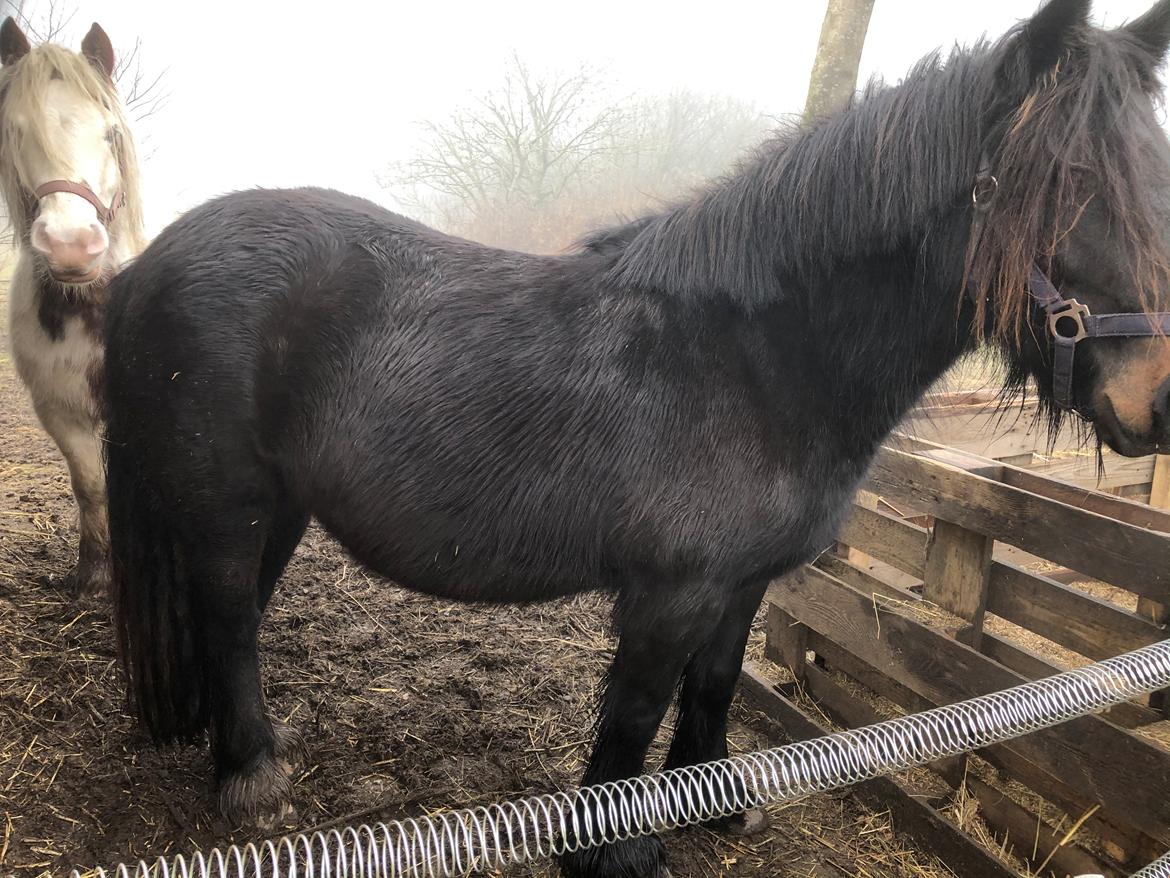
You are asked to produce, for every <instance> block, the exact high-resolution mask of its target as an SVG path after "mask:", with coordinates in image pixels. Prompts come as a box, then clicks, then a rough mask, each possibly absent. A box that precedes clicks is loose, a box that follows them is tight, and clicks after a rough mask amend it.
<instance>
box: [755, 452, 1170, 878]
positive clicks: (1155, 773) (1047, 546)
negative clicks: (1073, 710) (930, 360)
mask: <svg viewBox="0 0 1170 878" xmlns="http://www.w3.org/2000/svg"><path fill="white" fill-rule="evenodd" d="M897 446H898V447H893V446H888V447H886V448H884V449H883V450H882V451H881V453H880V454H879V455H878V458H877V459H876V461H875V463H874V465H873V467H872V468H871V470H870V475H869V478H868V482H867V483H866V485H865V490H864V491H863V492H862V493H861V494H859V497H858V500H857V502H856V503H855V505H854V508H853V512H852V515H851V517H850V518H849V519H848V521H847V522H846V523H845V525H844V527H843V529H842V533H841V535H840V545H839V546H838V550H837V551H836V552H831V553H826V554H825V555H823V556H822V557H821V558H819V559H817V561H816V562H815V563H814V564H812V565H809V566H807V567H805V568H803V569H801V570H799V571H797V572H795V573H793V574H791V575H789V576H787V577H785V578H783V579H781V580H778V581H776V582H775V583H773V584H772V586H771V587H770V588H769V590H768V595H767V599H766V600H767V613H768V615H767V649H766V652H767V656H768V658H769V659H770V660H771V661H774V662H776V663H778V664H781V665H783V666H785V667H786V668H788V670H789V671H790V672H791V673H792V675H793V676H794V677H795V679H796V681H797V682H796V684H795V685H797V686H799V687H800V688H801V689H802V690H803V692H804V693H805V694H807V695H809V696H811V697H812V698H813V699H814V700H815V701H816V702H817V704H818V706H819V708H820V710H822V711H823V712H824V714H826V715H828V716H829V717H831V718H832V719H833V720H834V721H835V722H837V723H839V724H841V725H842V726H846V727H857V726H860V725H865V724H868V723H870V722H872V721H874V720H875V719H877V718H879V713H878V711H877V709H876V708H875V706H874V705H875V703H877V699H878V698H879V697H880V699H884V703H885V704H887V705H896V706H897V708H899V709H900V710H903V711H907V712H917V711H920V710H924V709H927V708H929V707H932V706H936V705H942V704H949V703H953V702H955V701H960V700H963V699H966V698H971V697H974V696H976V695H983V694H986V693H989V692H995V691H998V690H1000V689H1006V688H1008V687H1010V686H1014V685H1017V684H1019V683H1022V682H1024V681H1026V680H1032V679H1037V678H1039V677H1042V676H1047V675H1049V674H1052V673H1057V672H1059V671H1060V670H1064V669H1065V667H1066V664H1065V663H1064V662H1063V661H1062V660H1057V659H1054V658H1053V657H1052V655H1051V654H1052V653H1059V654H1060V655H1061V656H1062V657H1065V658H1068V659H1069V661H1070V663H1072V664H1076V663H1083V662H1084V661H1085V660H1098V659H1102V658H1106V657H1109V656H1113V655H1116V654H1118V653H1121V652H1125V651H1128V650H1130V649H1134V648H1137V647H1139V646H1144V645H1147V644H1150V643H1154V642H1157V641H1160V640H1163V639H1165V638H1166V637H1167V636H1170V635H1168V633H1167V632H1166V631H1165V630H1164V628H1163V625H1162V624H1160V623H1161V622H1162V621H1163V620H1164V608H1165V607H1167V606H1170V513H1167V512H1164V511H1162V510H1159V509H1154V508H1151V507H1149V506H1147V505H1145V504H1141V503H1135V502H1133V501H1130V500H1126V499H1122V498H1119V497H1116V496H1111V495H1108V494H1105V493H1102V492H1098V491H1092V490H1089V489H1086V488H1085V487H1082V486H1078V485H1075V484H1070V483H1067V482H1062V481H1058V480H1055V479H1052V478H1051V477H1049V476H1045V475H1042V474H1038V473H1035V472H1031V471H1029V470H1026V469H1023V468H1020V467H1014V466H1012V465H1010V464H1005V463H1003V462H999V461H994V460H990V459H987V458H981V457H976V456H973V455H971V454H968V453H964V452H960V451H956V450H954V449H948V448H943V447H941V446H937V445H934V444H932V443H930V442H928V441H925V440H922V439H914V440H909V439H906V438H905V437H902V438H901V439H899V440H898V442H897ZM1036 559H1045V560H1046V561H1048V562H1051V564H1049V565H1045V566H1052V565H1057V569H1058V570H1061V571H1073V572H1074V575H1073V576H1072V577H1069V578H1070V579H1072V580H1077V579H1079V580H1086V579H1093V580H1099V581H1101V582H1104V583H1108V584H1110V585H1112V586H1115V587H1117V588H1118V589H1121V590H1122V591H1121V592H1120V593H1121V594H1123V595H1129V597H1126V598H1124V599H1123V600H1122V602H1121V603H1114V602H1112V601H1111V600H1107V599H1105V598H1103V597H1100V596H1094V595H1092V594H1089V593H1087V592H1086V591H1085V590H1082V589H1080V588H1076V587H1074V586H1073V585H1070V584H1069V583H1068V582H1066V581H1058V579H1055V578H1052V577H1050V576H1048V575H1045V574H1044V573H1041V572H1037V571H1036V570H1035V569H1030V568H1034V567H1035V566H1037V565H1035V564H1034V563H1033V562H1035V561H1036ZM1139 602H1140V605H1139V606H1138V609H1140V610H1141V612H1140V613H1139V612H1138V611H1135V609H1133V606H1134V605H1135V604H1139ZM1123 604H1124V605H1123ZM991 619H999V620H1006V621H1008V622H1011V623H1013V624H1014V625H1017V626H1019V627H1020V628H1022V629H1026V630H1027V631H1028V632H1031V633H1032V634H1034V635H1038V636H1039V637H1041V638H1043V639H1044V640H1043V641H1042V642H1040V641H1038V642H1037V643H1043V644H1044V645H1045V647H1046V648H1045V650H1044V652H1045V653H1046V654H1039V653H1038V652H1037V651H1034V650H1033V649H1030V648H1029V646H1028V644H1026V643H1024V642H1022V640H1023V638H1020V637H1018V636H1016V635H1013V634H1012V633H1011V629H1009V628H1008V626H1002V625H999V624H997V625H995V626H992V627H994V628H995V630H994V631H993V630H989V628H988V625H987V623H988V621H989V620H991ZM1048 647H1051V648H1048ZM1057 647H1059V648H1060V649H1057ZM1061 650H1063V652H1062V651H1061ZM743 683H744V691H745V692H746V693H748V694H749V695H750V696H751V697H753V698H754V699H755V700H756V701H757V702H758V703H759V704H760V706H761V707H763V708H764V709H765V710H767V712H768V713H769V714H771V715H772V716H774V717H775V718H776V719H777V720H778V721H779V722H781V723H782V724H783V725H784V727H785V728H786V729H787V730H788V731H789V733H790V734H792V735H793V736H807V735H809V734H819V733H820V732H819V730H818V729H816V728H814V727H813V726H810V725H808V724H807V720H809V719H810V717H809V716H808V715H807V714H805V713H803V712H802V711H801V710H800V708H798V707H797V702H796V700H794V699H793V698H792V696H793V695H794V692H793V691H792V690H791V688H789V689H788V690H785V689H783V688H777V687H775V686H772V685H770V684H769V683H768V682H767V680H766V677H765V676H764V675H763V674H762V673H761V672H760V670H759V669H755V668H748V669H746V670H745V673H744V678H743ZM857 687H864V691H865V692H867V693H868V695H869V697H861V696H859V695H858V694H856V693H857V692H861V691H863V690H862V689H859V688H857ZM1166 702H1167V699H1165V698H1164V697H1163V698H1157V697H1155V698H1154V699H1152V700H1151V699H1142V700H1141V701H1140V702H1133V703H1127V704H1124V705H1120V706H1119V707H1117V708H1114V709H1113V710H1111V711H1109V712H1107V713H1106V714H1105V715H1103V716H1094V717H1085V718H1082V719H1079V720H1074V721H1072V722H1070V723H1066V724H1064V725H1062V726H1058V727H1056V728H1054V729H1050V730H1047V731H1044V732H1038V733H1035V734H1032V735H1028V736H1026V737H1024V738H1020V739H1017V740H1014V741H1011V742H1008V743H1005V744H1002V745H998V746H995V747H991V748H988V749H987V750H985V751H981V752H980V753H979V754H978V759H979V760H980V762H979V764H981V765H982V764H983V763H989V764H990V766H991V767H993V768H994V771H995V773H997V774H998V776H999V778H1000V779H1001V780H1013V781H1017V782H1019V783H1020V784H1022V785H1023V786H1025V787H1027V788H1029V789H1030V790H1032V791H1034V792H1035V793H1037V794H1039V795H1040V796H1041V797H1043V798H1044V799H1045V800H1047V801H1048V802H1049V803H1051V805H1052V806H1055V808H1056V809H1059V810H1060V811H1062V812H1064V813H1065V814H1067V815H1069V821H1070V822H1071V821H1078V820H1081V819H1082V818H1083V821H1082V825H1081V827H1080V828H1079V830H1078V832H1077V833H1076V839H1073V840H1072V841H1069V842H1068V843H1061V842H1062V839H1063V837H1064V834H1065V831H1066V830H1067V829H1068V826H1067V825H1062V826H1060V827H1056V826H1050V825H1047V824H1046V823H1045V821H1044V820H1043V819H1041V818H1040V817H1038V816H1037V815H1036V814H1034V813H1031V812H1029V811H1028V810H1027V808H1025V807H1024V806H1023V805H1022V804H1021V803H1020V802H1019V801H1016V799H1014V798H1012V797H1010V796H1008V795H1005V794H1004V793H1003V792H1001V791H1000V789H999V787H1000V786H1001V785H1002V784H999V783H996V784H990V783H987V782H986V781H985V779H983V777H977V776H975V774H973V773H971V772H969V771H968V770H967V769H968V765H967V761H966V758H965V757H964V758H961V759H957V760H948V761H946V762H945V763H944V764H940V765H935V766H931V768H932V770H933V771H934V772H935V774H936V775H937V776H938V777H939V778H941V780H942V781H944V782H945V783H946V784H947V786H948V787H949V788H951V789H953V790H957V789H958V788H959V787H960V786H961V785H965V787H964V789H965V792H966V793H967V794H969V795H973V796H975V797H976V798H977V799H978V800H979V803H980V806H981V807H980V812H981V815H982V817H983V818H984V819H985V820H986V821H987V822H988V823H989V824H990V826H991V827H992V828H993V829H994V831H995V832H996V833H997V835H998V836H1000V837H1003V836H1006V837H1007V838H1008V840H1009V844H1010V845H1011V846H1012V848H1013V850H1014V851H1015V852H1016V854H1017V855H1020V856H1022V857H1023V858H1024V859H1026V860H1028V861H1029V862H1030V863H1031V864H1032V865H1033V867H1038V866H1039V865H1040V864H1041V863H1044V864H1045V865H1044V872H1045V874H1052V875H1055V876H1057V878H1063V876H1065V875H1077V874H1084V873H1100V874H1103V875H1106V876H1124V875H1128V874H1130V873H1131V872H1132V871H1133V870H1134V869H1135V868H1136V867H1140V866H1141V865H1144V864H1145V863H1147V862H1149V861H1150V860H1151V859H1153V858H1155V857H1156V856H1158V855H1160V854H1161V853H1162V852H1164V851H1165V850H1166V849H1167V848H1170V795H1167V791H1170V749H1168V748H1166V747H1163V746H1161V745H1160V744H1158V743H1157V742H1155V741H1152V740H1150V739H1149V738H1146V737H1143V736H1140V735H1138V734H1135V733H1134V731H1133V730H1135V729H1140V728H1143V727H1145V726H1149V725H1151V724H1153V723H1157V722H1162V721H1163V720H1165V714H1164V711H1163V705H1165V704H1166ZM802 716H803V717H804V721H802V720H801V719H800V717H802ZM985 768H986V766H985ZM983 774H984V775H985V774H986V772H983ZM862 795H863V798H866V800H867V801H869V802H870V803H871V804H876V806H877V807H882V808H889V809H890V810H891V816H892V817H893V819H894V823H895V826H897V827H899V828H901V829H903V830H905V831H907V832H909V833H911V834H912V835H916V836H918V837H919V839H920V841H921V842H922V843H924V844H926V845H928V846H930V845H934V846H936V848H937V849H939V851H940V854H941V853H942V852H943V850H944V848H945V851H946V853H945V855H944V859H945V860H946V861H947V862H948V863H952V864H953V868H955V869H956V873H957V874H960V875H963V876H968V875H970V876H1000V878H1002V876H1003V875H1005V874H1014V873H1013V872H1011V871H1010V869H1009V867H1007V865H1006V864H1005V863H1003V862H1001V861H1000V860H999V859H998V857H996V856H995V855H994V854H992V853H990V852H988V851H986V850H985V849H983V848H980V847H979V846H978V845H977V844H976V843H975V842H974V841H973V840H971V839H970V838H969V837H967V836H965V835H964V834H962V833H959V832H958V831H957V830H953V829H951V830H946V831H945V832H944V831H943V830H940V829H939V823H938V821H940V820H943V818H942V817H941V815H940V814H939V813H938V806H939V805H941V804H943V803H938V802H930V801H924V800H921V799H918V798H915V796H914V795H913V794H912V793H911V792H910V790H909V789H908V788H906V787H905V785H904V784H901V783H899V782H898V781H891V782H890V783H881V784H876V783H875V784H871V785H867V786H866V790H865V791H864V792H863V793H862ZM943 822H945V821H943ZM948 825H949V824H948ZM944 837H945V842H944V841H940V839H943V838H944ZM1082 837H1083V838H1090V837H1091V838H1092V839H1093V844H1092V845H1090V846H1086V847H1082V846H1081V845H1079V844H1078V843H1077V839H1079V838H1082ZM940 844H942V845H943V847H938V845H940ZM975 848H978V851H979V852H978V853H977V852H976V851H975ZM1005 869H1006V870H1008V871H1006V872H1005V871H1004V870H1005Z"/></svg>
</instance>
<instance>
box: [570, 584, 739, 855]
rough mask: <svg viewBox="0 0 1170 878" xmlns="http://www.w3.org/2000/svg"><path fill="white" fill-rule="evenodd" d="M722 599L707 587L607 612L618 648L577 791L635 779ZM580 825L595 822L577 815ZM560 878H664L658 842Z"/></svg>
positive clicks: (642, 597) (637, 598)
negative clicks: (611, 614)
mask: <svg viewBox="0 0 1170 878" xmlns="http://www.w3.org/2000/svg"><path fill="white" fill-rule="evenodd" d="M724 600H725V597H723V596H722V595H720V594H718V593H717V592H715V591H713V590H712V589H711V588H710V587H708V586H696V587H691V588H685V589H684V588H679V589H675V590H672V591H670V592H668V593H666V594H661V593H647V592H642V593H639V594H637V595H628V594H623V595H622V596H621V598H619V601H618V606H617V609H616V612H615V620H616V623H617V624H616V627H617V630H618V636H619V639H618V648H617V654H616V655H615V656H614V660H613V664H612V665H611V666H610V669H609V673H608V674H607V677H606V682H605V691H604V694H603V695H602V698H601V713H600V716H599V718H598V724H597V742H596V744H595V745H594V748H593V754H592V756H591V757H590V760H589V765H588V768H587V769H586V771H585V777H584V779H583V781H582V782H583V783H584V784H586V785H590V784H599V783H604V782H606V781H611V780H619V779H621V778H627V777H634V776H637V775H639V774H641V773H642V772H643V768H644V764H645V759H646V751H647V750H648V749H649V747H650V744H651V742H653V740H654V735H655V733H656V732H657V731H658V727H659V725H661V723H662V718H663V716H665V714H666V710H667V708H668V707H669V706H670V701H671V698H672V697H673V695H674V692H675V689H676V687H677V686H678V681H679V677H680V676H681V674H682V671H683V668H684V667H686V664H687V661H688V659H689V657H690V655H691V652H692V650H693V649H694V644H695V643H696V639H699V640H700V641H701V640H702V639H703V638H704V635H705V634H706V632H707V631H708V629H709V627H710V625H711V624H712V622H713V621H715V620H718V619H719V618H720V617H721V615H722V606H721V602H722V601H724ZM582 819H583V822H584V823H585V824H586V825H588V824H589V823H590V822H594V823H595V821H596V820H598V819H600V818H591V817H589V816H586V815H583V818H582ZM561 869H562V871H563V872H564V874H565V875H566V876H567V878H669V876H670V870H669V869H668V868H667V866H666V857H665V852H664V849H663V846H662V842H661V841H660V840H659V839H658V837H657V836H654V835H648V836H643V837H642V838H636V839H631V840H629V841H621V842H616V843H614V844H608V845H602V846H600V847H593V848H589V849H586V850H581V851H578V852H576V853H572V854H567V855H565V856H563V857H562V858H561Z"/></svg>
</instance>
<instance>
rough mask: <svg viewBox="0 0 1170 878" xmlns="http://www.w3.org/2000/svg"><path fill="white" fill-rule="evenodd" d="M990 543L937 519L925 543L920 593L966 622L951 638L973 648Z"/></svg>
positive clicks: (984, 599)
mask: <svg viewBox="0 0 1170 878" xmlns="http://www.w3.org/2000/svg"><path fill="white" fill-rule="evenodd" d="M994 543H995V541H994V540H992V539H991V538H989V537H985V536H984V535H983V534H980V533H975V532H974V531H969V530H967V529H965V528H962V527H959V526H958V525H957V524H951V523H950V522H949V521H942V520H941V519H938V520H936V521H935V523H934V530H932V531H931V534H930V542H929V543H927V546H926V571H925V574H924V576H923V580H922V596H923V597H924V598H926V599H927V600H928V601H931V602H932V603H934V604H937V605H938V606H940V607H942V608H943V609H944V610H946V611H947V612H948V613H954V614H955V615H956V616H958V617H959V618H961V619H965V620H966V621H967V622H968V623H970V624H969V626H968V627H967V628H964V629H962V630H960V631H959V632H957V633H956V634H955V638H956V639H957V640H960V641H962V642H963V643H965V644H967V645H968V646H970V647H974V648H975V649H978V648H979V644H980V641H981V640H982V638H983V617H984V614H985V612H986V610H987V590H988V585H989V584H990V582H991V549H992V546H993V545H994Z"/></svg>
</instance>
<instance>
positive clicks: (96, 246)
mask: <svg viewBox="0 0 1170 878" xmlns="http://www.w3.org/2000/svg"><path fill="white" fill-rule="evenodd" d="M88 237H89V243H88V244H86V245H85V252H86V253H88V254H89V255H90V256H97V255H98V254H99V253H104V252H105V251H106V247H108V246H109V244H110V239H109V238H108V237H107V235H106V227H105V226H103V225H102V224H101V223H90V224H89V236H88Z"/></svg>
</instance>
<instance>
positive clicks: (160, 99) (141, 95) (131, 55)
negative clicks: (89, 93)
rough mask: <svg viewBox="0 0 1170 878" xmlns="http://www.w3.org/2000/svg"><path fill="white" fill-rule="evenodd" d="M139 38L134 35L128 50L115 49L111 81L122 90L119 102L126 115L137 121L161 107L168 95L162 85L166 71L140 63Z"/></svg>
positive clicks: (140, 42) (140, 43)
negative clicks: (122, 105) (152, 68)
mask: <svg viewBox="0 0 1170 878" xmlns="http://www.w3.org/2000/svg"><path fill="white" fill-rule="evenodd" d="M141 50H142V38H141V37H135V39H134V45H133V47H131V49H130V51H128V52H119V53H118V62H117V65H116V66H115V67H114V81H115V82H117V83H118V91H119V92H121V94H122V103H124V104H125V105H126V110H127V112H128V113H129V114H130V118H131V119H132V120H133V121H135V122H141V121H142V120H143V119H147V118H149V117H150V116H153V115H154V114H155V113H157V112H158V111H159V110H161V109H162V108H163V107H164V106H165V105H166V102H167V101H168V100H169V99H170V96H171V95H170V92H168V91H167V90H166V88H165V80H166V75H167V71H166V69H165V68H164V69H162V70H160V71H158V72H157V73H155V72H151V71H148V70H147V69H146V68H144V67H143V65H142V52H141Z"/></svg>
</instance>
